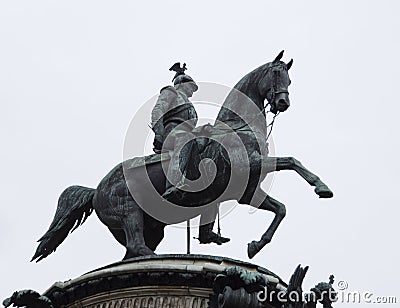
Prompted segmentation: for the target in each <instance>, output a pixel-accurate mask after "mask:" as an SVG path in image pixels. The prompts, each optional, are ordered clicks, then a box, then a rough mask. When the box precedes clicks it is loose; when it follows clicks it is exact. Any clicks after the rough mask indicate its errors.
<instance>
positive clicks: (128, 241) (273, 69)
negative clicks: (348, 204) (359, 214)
mask: <svg viewBox="0 0 400 308" xmlns="http://www.w3.org/2000/svg"><path fill="white" fill-rule="evenodd" d="M282 56H283V51H282V52H281V53H280V54H279V55H278V56H277V57H276V58H275V59H274V61H272V62H269V63H267V64H264V65H262V66H260V67H258V68H257V69H255V70H253V71H252V72H250V73H248V74H247V75H246V76H244V77H243V78H242V79H241V80H240V81H239V82H238V83H237V84H236V85H235V87H234V89H233V90H232V91H231V92H230V93H229V95H228V96H227V97H226V99H225V102H224V104H223V106H222V108H221V110H220V112H219V114H218V117H217V119H216V121H215V124H214V125H213V126H212V127H210V126H205V127H200V128H196V129H195V130H193V131H192V132H191V133H192V134H194V135H195V136H197V139H196V143H195V144H196V146H198V152H197V153H198V154H197V155H195V156H192V158H191V159H190V160H189V162H188V165H187V167H186V169H187V172H186V173H187V177H188V178H189V179H190V180H195V179H196V177H198V173H199V172H200V171H203V173H202V174H205V175H207V171H208V170H209V169H210V168H211V167H210V166H211V165H208V164H204V165H201V166H200V165H198V164H197V162H199V161H202V160H204V159H208V160H209V161H212V162H213V166H215V168H216V176H215V178H214V179H213V182H212V183H211V184H210V185H208V186H207V187H206V188H205V189H203V190H201V191H194V192H192V191H187V190H186V191H183V192H182V193H179V194H172V195H170V197H171V200H172V199H173V198H174V196H177V197H178V198H177V200H175V201H176V204H178V205H180V206H182V207H188V208H194V209H198V212H197V213H196V215H200V214H201V211H202V205H205V204H218V203H220V202H223V201H226V200H237V201H238V202H239V203H240V204H249V205H251V206H254V207H257V208H259V209H262V210H267V211H271V212H274V213H275V218H274V219H273V221H272V223H271V225H270V226H269V227H268V229H267V230H266V232H265V233H264V234H263V235H262V237H261V239H260V240H259V241H252V242H251V243H249V244H248V250H247V251H248V256H249V258H252V257H254V255H256V254H257V253H258V252H259V251H260V250H261V249H262V248H263V247H264V246H265V245H266V244H267V243H269V242H270V241H271V239H272V237H273V235H274V233H275V231H276V230H277V228H278V226H279V224H280V222H281V221H282V219H283V218H284V217H285V213H286V209H285V206H284V205H283V204H282V203H280V202H279V201H277V200H275V199H273V198H272V197H270V196H269V195H268V194H267V193H266V192H264V191H263V190H262V189H261V187H260V184H261V182H262V181H263V180H264V179H265V177H266V175H267V173H268V172H273V171H279V170H294V171H296V172H297V173H298V174H299V175H300V176H301V177H303V178H304V179H305V180H306V181H307V182H308V183H309V184H310V185H311V186H315V192H316V194H317V195H318V196H319V197H320V198H330V197H332V196H333V193H332V192H331V191H330V189H329V188H328V187H327V186H326V185H325V184H324V183H323V182H322V181H321V180H320V178H319V177H318V176H316V175H315V174H313V173H311V172H310V171H308V170H307V169H306V168H305V167H304V166H303V165H302V164H301V163H300V162H299V161H298V160H296V159H295V158H293V157H268V151H267V141H266V137H267V128H268V125H267V123H266V113H267V112H268V110H267V108H269V111H270V112H272V113H273V114H279V113H281V112H284V111H286V110H287V109H288V108H289V106H290V103H289V92H288V87H289V85H290V79H289V75H288V71H289V69H290V67H291V66H292V63H293V61H292V60H291V61H290V62H289V63H284V62H283V61H281V58H282ZM177 78H179V76H178V77H177ZM265 100H267V103H266V104H265V105H264V101H265ZM178 138H179V137H178ZM140 159H141V158H140ZM140 159H139V158H133V159H130V160H127V161H125V162H123V163H120V164H119V165H117V166H116V167H115V168H114V169H113V170H111V171H110V173H109V174H107V175H106V177H105V178H104V179H103V180H102V181H101V182H100V184H99V185H98V187H97V188H96V189H92V188H86V187H81V186H71V187H68V188H67V189H66V190H65V191H64V192H63V193H62V194H61V196H60V199H59V201H58V207H57V211H56V214H55V217H54V220H53V222H52V223H51V225H50V228H49V230H48V231H47V232H46V233H45V234H44V235H43V236H42V237H41V238H40V239H39V242H40V244H39V247H38V248H37V250H36V253H35V255H34V256H33V258H32V260H37V261H40V260H41V259H43V258H45V257H47V256H48V255H49V254H50V253H52V252H53V251H55V250H56V248H57V247H58V246H59V245H60V244H61V242H62V241H63V240H64V239H65V238H66V237H67V235H68V234H69V232H70V231H71V230H74V229H75V228H76V227H78V226H79V225H80V224H81V223H82V222H83V221H84V220H85V218H86V217H87V216H88V215H90V213H91V212H92V211H93V209H94V210H95V211H96V214H97V216H98V217H99V219H100V220H101V221H102V222H103V223H104V224H105V225H106V226H107V227H108V228H109V229H110V231H111V233H112V234H113V235H114V237H115V238H116V239H117V241H118V242H119V243H121V244H122V245H124V246H125V247H126V254H125V257H124V259H127V258H132V257H136V256H143V255H151V254H154V250H155V249H156V247H157V246H158V244H159V243H160V241H161V240H162V239H163V237H164V227H165V226H166V223H165V222H163V221H159V220H157V219H155V218H154V217H152V216H150V215H149V214H148V213H147V212H146V211H144V210H143V208H142V205H143V204H148V205H149V206H154V207H156V208H159V209H163V208H164V207H165V203H166V202H163V201H162V200H163V198H161V197H160V196H161V195H163V194H164V192H165V187H166V176H165V173H164V172H163V164H166V165H168V162H169V158H168V155H165V154H164V156H163V153H161V154H153V155H150V156H148V157H146V158H145V159H142V160H141V161H144V162H145V167H143V166H139V165H140V164H139V163H138V160H140ZM124 168H125V171H124ZM199 168H200V169H201V168H203V169H202V170H199ZM142 169H143V170H145V171H146V176H147V177H148V178H149V181H150V184H151V185H149V182H148V181H147V179H146V176H144V175H143V174H144V173H143V172H139V170H142ZM154 190H155V191H156V192H157V193H158V199H157V198H151V196H152V194H153V191H154ZM132 195H133V196H132ZM196 215H194V216H196ZM192 217H193V216H192ZM188 218H190V217H178V218H177V221H176V222H179V221H185V220H187V219H188ZM74 226H75V227H74Z"/></svg>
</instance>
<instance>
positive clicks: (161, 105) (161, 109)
mask: <svg viewBox="0 0 400 308" xmlns="http://www.w3.org/2000/svg"><path fill="white" fill-rule="evenodd" d="M177 96H178V93H177V92H176V90H175V88H174V87H172V86H168V87H165V88H162V89H161V91H160V95H159V96H158V99H157V102H156V105H155V106H154V108H153V111H152V112H151V127H153V128H155V126H156V125H162V121H161V122H159V120H160V119H161V118H162V116H163V115H164V114H165V113H167V112H168V110H169V109H170V108H171V105H172V104H173V102H174V101H175V100H176V98H177ZM157 122H158V123H157Z"/></svg>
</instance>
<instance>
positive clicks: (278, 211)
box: [247, 189, 286, 259]
mask: <svg viewBox="0 0 400 308" xmlns="http://www.w3.org/2000/svg"><path fill="white" fill-rule="evenodd" d="M250 205H251V206H254V207H256V208H259V209H261V210H266V211H270V212H274V213H275V217H274V220H273V221H272V223H271V225H270V226H269V227H268V229H267V231H266V232H265V233H264V234H263V235H262V236H261V239H260V240H259V241H252V242H251V243H249V244H248V247H247V255H248V256H249V258H250V259H251V258H253V257H254V256H255V255H256V254H257V253H258V252H259V251H260V250H261V249H262V248H263V247H264V246H265V245H267V244H268V243H269V242H271V240H272V237H273V236H274V233H275V231H276V229H278V226H279V224H280V223H281V221H282V220H283V218H284V217H285V215H286V207H285V205H284V204H282V203H280V202H279V201H277V200H275V199H274V198H272V197H270V196H268V195H267V194H266V193H265V192H264V191H263V190H261V189H257V190H256V192H255V194H254V196H253V198H252V200H251V202H250Z"/></svg>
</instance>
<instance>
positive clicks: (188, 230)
mask: <svg viewBox="0 0 400 308" xmlns="http://www.w3.org/2000/svg"><path fill="white" fill-rule="evenodd" d="M186 237H187V239H186V248H187V249H186V253H187V254H188V255H190V219H188V220H187V221H186Z"/></svg>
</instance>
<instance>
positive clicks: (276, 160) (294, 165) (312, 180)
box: [267, 157, 333, 198]
mask: <svg viewBox="0 0 400 308" xmlns="http://www.w3.org/2000/svg"><path fill="white" fill-rule="evenodd" d="M267 163H268V165H269V166H275V170H276V171H280V170H294V171H296V172H297V173H298V174H299V175H300V176H301V177H302V178H303V179H305V180H306V181H307V182H308V183H309V184H310V185H311V186H315V189H314V191H315V193H316V194H317V195H318V196H319V197H320V198H332V197H333V192H332V191H331V190H330V189H329V188H328V186H327V185H326V184H325V183H324V182H322V181H321V179H320V178H319V177H318V176H317V175H315V174H314V173H312V172H311V171H309V170H308V169H307V168H306V167H304V166H303V165H302V164H301V162H299V161H298V160H297V159H296V158H294V157H268V158H267Z"/></svg>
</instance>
